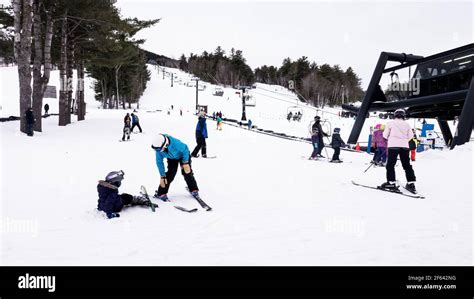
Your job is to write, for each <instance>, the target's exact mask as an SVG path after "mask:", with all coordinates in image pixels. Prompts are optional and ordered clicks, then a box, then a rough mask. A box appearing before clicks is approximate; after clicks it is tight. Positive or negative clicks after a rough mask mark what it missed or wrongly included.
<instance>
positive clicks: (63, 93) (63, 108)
mask: <svg viewBox="0 0 474 299" xmlns="http://www.w3.org/2000/svg"><path fill="white" fill-rule="evenodd" d="M61 22H62V23H61V58H60V63H59V82H60V84H59V85H60V88H59V125H60V126H65V125H67V124H68V114H69V113H70V111H69V110H68V90H69V85H68V80H67V79H68V78H67V18H66V16H65V17H64V18H63V19H62V21H61Z"/></svg>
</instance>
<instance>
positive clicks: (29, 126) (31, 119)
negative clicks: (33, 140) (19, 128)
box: [25, 107, 36, 136]
mask: <svg viewBox="0 0 474 299" xmlns="http://www.w3.org/2000/svg"><path fill="white" fill-rule="evenodd" d="M25 120H26V134H27V135H28V136H33V125H34V124H35V122H36V119H35V116H34V115H33V109H32V108H31V107H29V108H28V109H26V111H25Z"/></svg>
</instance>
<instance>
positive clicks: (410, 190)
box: [405, 182, 416, 194]
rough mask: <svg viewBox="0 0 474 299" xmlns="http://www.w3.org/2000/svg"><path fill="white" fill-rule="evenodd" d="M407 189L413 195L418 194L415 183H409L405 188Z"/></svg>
mask: <svg viewBox="0 0 474 299" xmlns="http://www.w3.org/2000/svg"><path fill="white" fill-rule="evenodd" d="M405 189H407V191H409V192H411V193H413V194H416V188H415V183H414V182H408V183H407V184H406V186H405Z"/></svg>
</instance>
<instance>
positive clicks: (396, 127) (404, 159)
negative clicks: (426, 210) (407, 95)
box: [380, 109, 416, 193]
mask: <svg viewBox="0 0 474 299" xmlns="http://www.w3.org/2000/svg"><path fill="white" fill-rule="evenodd" d="M393 117H394V120H392V121H390V122H389V123H388V124H387V125H386V127H385V131H384V132H383V137H384V138H385V139H387V140H388V161H387V166H386V168H387V182H385V183H383V184H382V185H381V186H380V187H381V188H383V189H388V190H397V189H398V186H397V184H396V181H395V164H396V163H397V157H398V156H400V161H401V163H402V166H403V169H404V170H405V175H406V179H407V184H406V186H405V188H406V189H407V190H408V191H410V192H412V193H416V188H415V181H416V177H415V172H414V171H413V167H412V166H411V164H410V157H409V147H408V141H409V140H410V139H412V138H413V131H412V129H411V128H410V125H409V124H408V122H406V121H404V119H405V110H403V109H397V110H396V111H395V112H394V114H393Z"/></svg>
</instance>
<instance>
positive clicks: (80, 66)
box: [76, 59, 86, 121]
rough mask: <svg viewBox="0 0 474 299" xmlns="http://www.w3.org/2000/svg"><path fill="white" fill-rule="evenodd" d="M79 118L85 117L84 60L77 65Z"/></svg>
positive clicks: (79, 119)
mask: <svg viewBox="0 0 474 299" xmlns="http://www.w3.org/2000/svg"><path fill="white" fill-rule="evenodd" d="M76 101H77V109H78V111H77V120H78V121H81V120H84V119H85V115H86V104H85V103H84V60H82V59H81V60H80V61H79V63H78V65H77V97H76Z"/></svg>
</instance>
